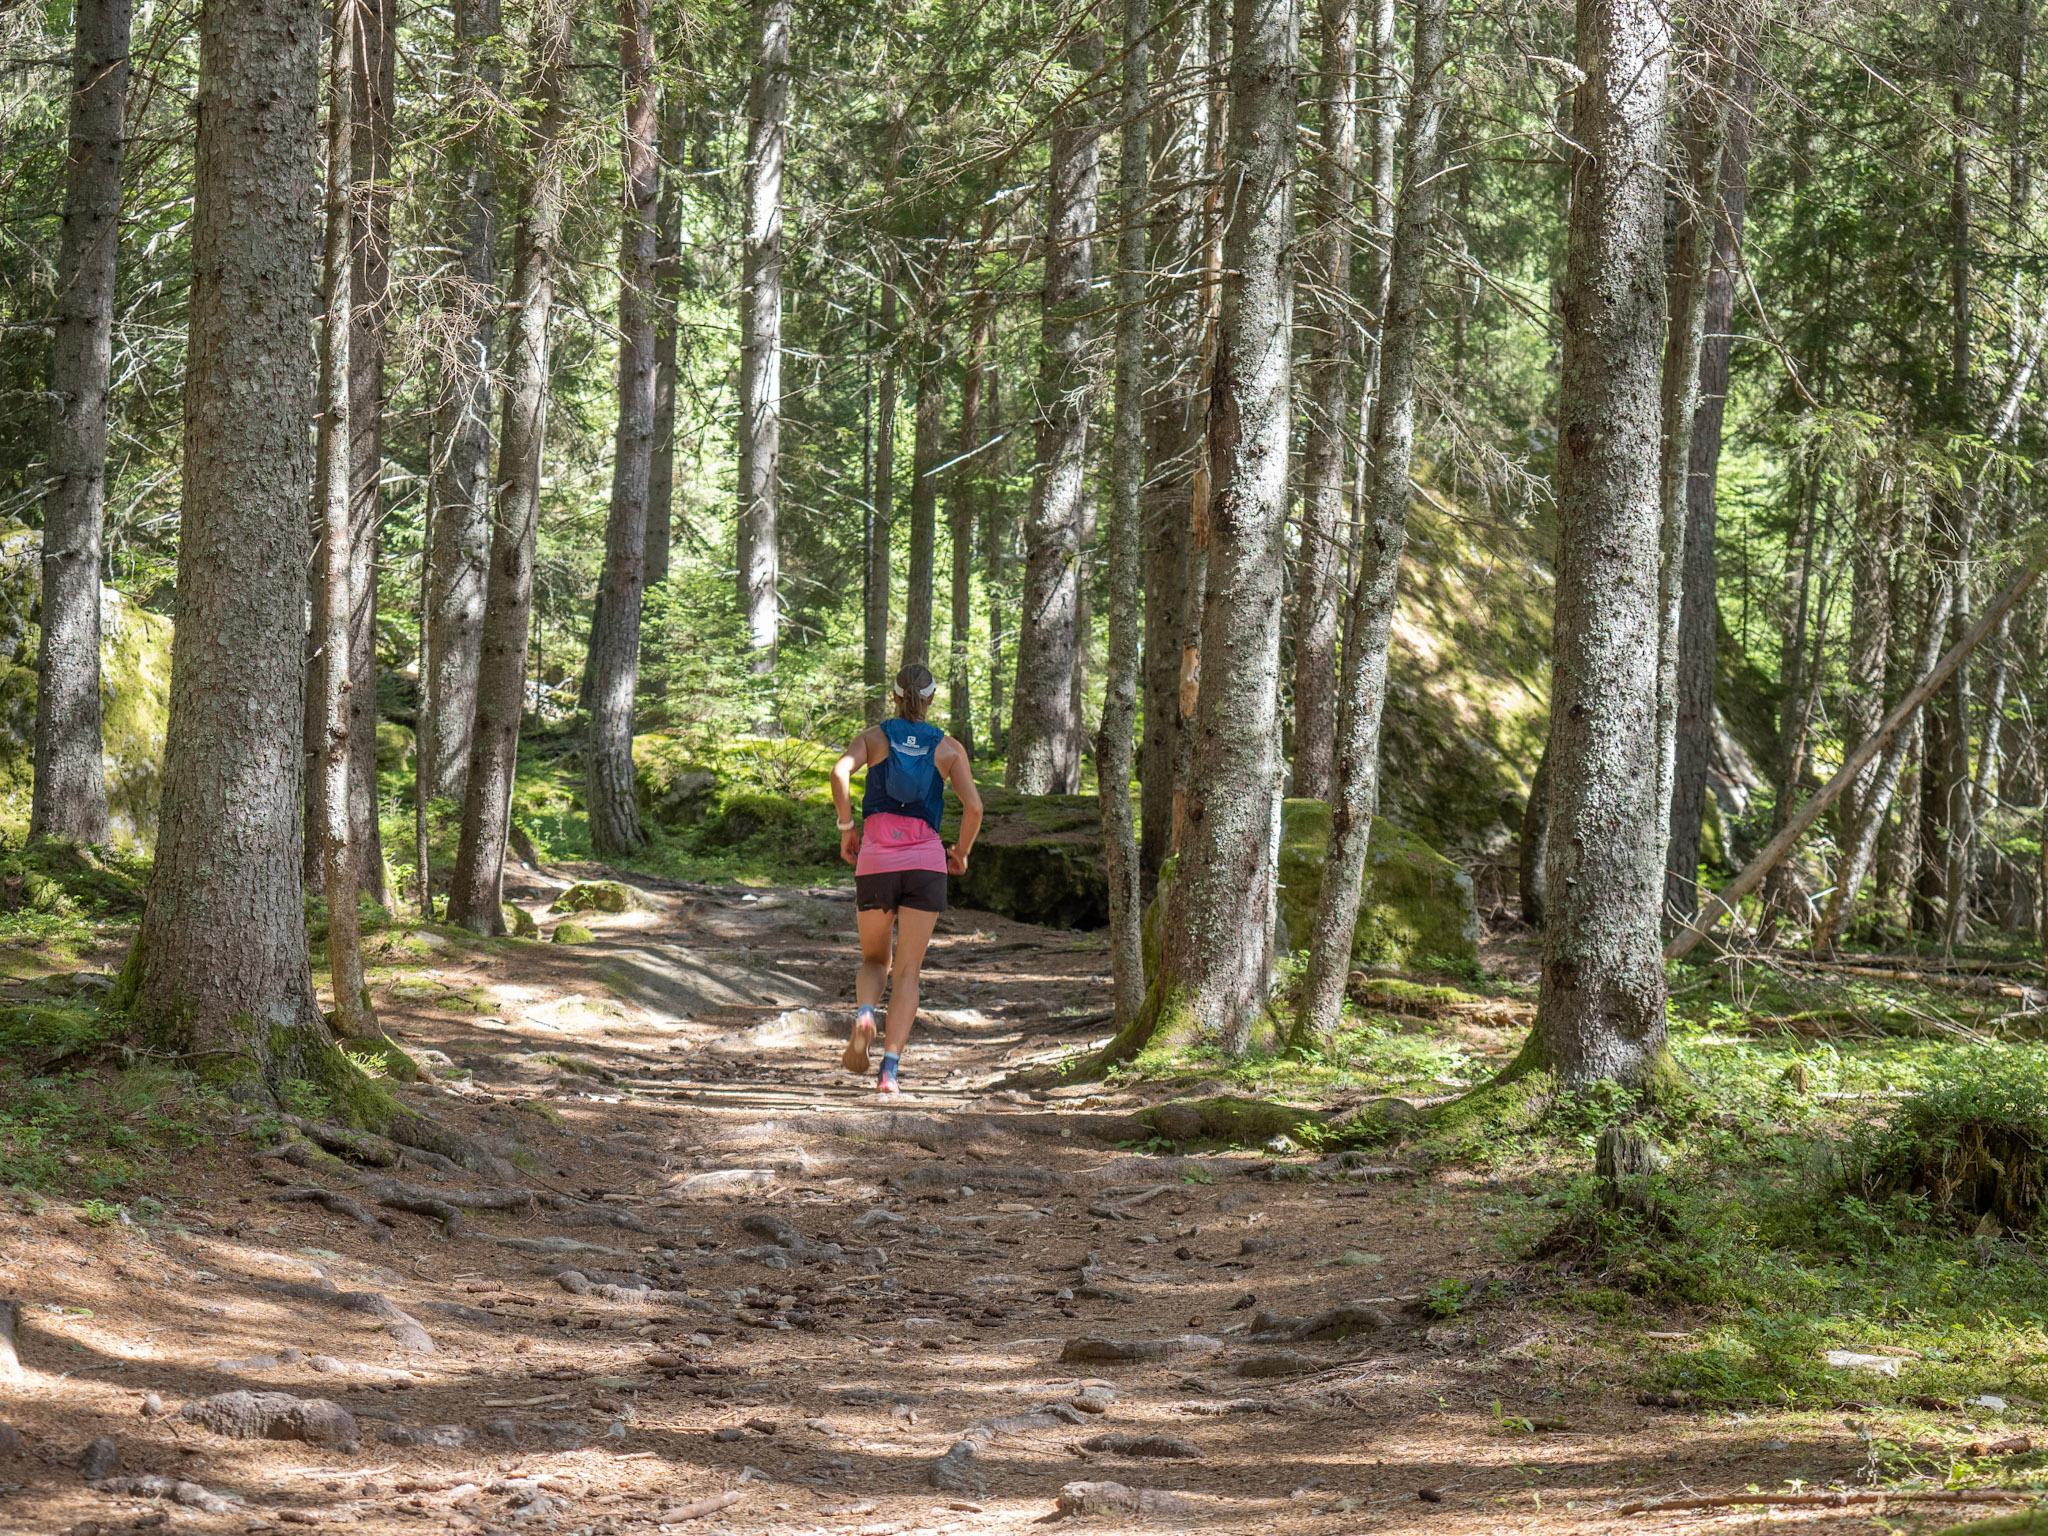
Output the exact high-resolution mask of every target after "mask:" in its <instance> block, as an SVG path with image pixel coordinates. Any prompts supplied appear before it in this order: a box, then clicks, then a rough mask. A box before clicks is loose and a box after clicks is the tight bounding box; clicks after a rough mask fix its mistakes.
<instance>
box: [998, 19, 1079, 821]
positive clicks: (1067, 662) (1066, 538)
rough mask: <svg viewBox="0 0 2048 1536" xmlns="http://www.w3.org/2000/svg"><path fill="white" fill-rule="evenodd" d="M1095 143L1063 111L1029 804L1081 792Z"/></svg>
mask: <svg viewBox="0 0 2048 1536" xmlns="http://www.w3.org/2000/svg"><path fill="white" fill-rule="evenodd" d="M1101 60H1102V38H1101V35H1100V33H1099V32H1098V31H1097V30H1096V28H1095V27H1094V26H1093V25H1083V26H1081V27H1080V28H1079V30H1078V31H1077V32H1076V33H1075V36H1074V40H1073V42H1072V43H1071V44H1070V45H1069V48H1068V57H1067V62H1068V64H1069V65H1070V67H1071V68H1072V69H1073V70H1074V72H1075V73H1076V74H1077V75H1079V76H1080V77H1081V78H1083V79H1086V78H1087V77H1088V76H1090V75H1092V74H1093V73H1094V72H1095V70H1096V68H1097V66H1098V65H1099V64H1100V63H1101ZM1098 133H1099V129H1098V127H1097V124H1096V122H1095V114H1094V111H1093V108H1092V107H1091V106H1090V104H1089V102H1088V100H1087V98H1086V96H1085V95H1084V96H1082V97H1079V98H1077V99H1076V100H1073V101H1070V102H1068V103H1066V104H1065V105H1063V106H1062V107H1061V108H1060V109H1059V112H1058V113H1057V114H1056V115H1055V117H1054V120H1053V126H1052V151H1051V154H1052V162H1051V166H1050V168H1049V170H1048V172H1047V179H1046V207H1045V287H1044V290H1043V292H1042V294H1041V296H1040V309H1039V332H1040V346H1041V349H1042V351H1041V356H1042V360H1041V363H1040V366H1039V374H1038V402H1037V404H1038V431H1037V454H1038V456H1037V461H1036V462H1037V468H1036V470H1035V471H1034V472H1033V474H1032V477H1031V504H1030V507H1029V508H1028V509H1027V511H1026V512H1025V515H1024V591H1023V594H1022V596H1023V602H1022V611H1021V612H1020V613H1019V614H1018V625H1017V681H1016V692H1015V695H1014V697H1013V698H1012V700H1011V713H1010V743H1009V747H1010V750H1009V764H1008V772H1007V773H1006V775H1005V777H1006V780H1007V782H1008V783H1009V786H1010V788H1012V789H1015V790H1018V791H1021V792H1022V793H1024V794H1027V795H1057V794H1073V793H1074V792H1075V791H1077V790H1078V789H1079V788H1080V786H1081V720H1080V715H1079V712H1078V711H1077V710H1076V709H1075V705H1074V668H1075V665H1076V661H1075V658H1076V652H1077V648H1078V642H1079V639H1080V635H1079V630H1078V626H1077V622H1076V621H1077V618H1078V616H1079V613H1080V603H1081V590H1080V589H1081V543H1082V537H1081V535H1082V522H1083V520H1084V518H1085V517H1086V507H1085V502H1086V500H1087V491H1088V485H1087V480H1088V415H1089V410H1090V399H1089V396H1090V378H1089V366H1088V364H1089V360H1088V342H1089V322H1088V312H1089V311H1090V309H1092V308H1093V300H1092V298H1091V297H1090V294H1089V286H1090V284H1091V282H1092V281H1093V278H1094V242H1095V198H1096V187H1097V182H1098V179H1099V175H1100V171H1101V155H1100V143H1099V139H1098Z"/></svg>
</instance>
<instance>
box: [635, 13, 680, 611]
mask: <svg viewBox="0 0 2048 1536" xmlns="http://www.w3.org/2000/svg"><path fill="white" fill-rule="evenodd" d="M667 35H668V34H664V36H665V37H666V36H667ZM687 99H688V98H687V97H686V96H685V95H684V93H683V87H681V86H680V85H671V86H670V87H668V89H667V90H665V91H664V92H663V93H662V98H661V122H660V143H659V154H658V156H657V159H658V161H659V164H658V166H657V169H656V175H657V176H658V177H659V179H660V185H661V196H660V199H659V202H658V204H657V206H656V210H655V224H656V230H657V232H656V235H655V248H654V308H655V318H654V457H653V460H652V462H651V463H650V464H649V466H648V471H647V543H646V546H645V547H646V551H647V585H648V586H650V587H658V586H660V585H661V584H662V583H663V582H664V581H667V580H668V567H669V547H670V544H671V529H672V527H673V525H674V522H675V491H676V347H677V338H678V334H679V332H680V329H681V327H680V325H679V323H678V322H679V319H680V315H679V306H680V305H681V303H682V296H683V163H684V138H685V136H686V134H687V132H688V120H689V119H688V113H687V112H686V111H685V110H684V105H683V104H684V102H685V101H686V100H687Z"/></svg>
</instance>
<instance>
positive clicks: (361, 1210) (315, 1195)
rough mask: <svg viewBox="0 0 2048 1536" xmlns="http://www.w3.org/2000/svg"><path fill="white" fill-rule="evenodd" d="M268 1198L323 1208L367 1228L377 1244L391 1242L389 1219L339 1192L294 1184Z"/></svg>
mask: <svg viewBox="0 0 2048 1536" xmlns="http://www.w3.org/2000/svg"><path fill="white" fill-rule="evenodd" d="M270 1198H271V1199H273V1200H278V1201H282V1202H284V1203H286V1204H288V1205H290V1204H305V1205H318V1206H324V1207H325V1208H326V1209H328V1210H330V1211H332V1212H334V1214H335V1215H337V1216H346V1217H347V1218H348V1219H349V1220H350V1221H353V1222H355V1223H356V1224H357V1225H359V1226H364V1227H368V1228H369V1229H370V1234H371V1235H372V1236H373V1237H375V1238H376V1239H377V1241H378V1242H380V1243H388V1242H390V1241H391V1233H390V1232H389V1231H387V1230H386V1228H387V1227H388V1226H389V1225H390V1218H388V1217H384V1216H379V1215H378V1214H377V1213H376V1212H374V1211H372V1210H370V1209H369V1208H368V1207H367V1206H365V1205H364V1204H363V1203H362V1202H361V1201H359V1200H352V1199H350V1198H349V1197H348V1196H347V1195H344V1194H342V1193H341V1192H340V1191H339V1190H334V1189H323V1188H321V1187H320V1186H319V1185H318V1184H295V1185H289V1186H287V1187H286V1188H284V1189H280V1190H277V1191H275V1192H274V1193H273V1194H272V1195H271V1197H270Z"/></svg>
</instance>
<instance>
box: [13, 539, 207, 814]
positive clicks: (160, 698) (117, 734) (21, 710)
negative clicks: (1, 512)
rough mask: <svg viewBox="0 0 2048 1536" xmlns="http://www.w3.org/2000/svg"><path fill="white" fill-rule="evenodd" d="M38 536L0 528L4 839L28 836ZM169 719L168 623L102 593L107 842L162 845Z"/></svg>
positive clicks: (38, 587) (103, 589) (104, 589)
mask: <svg viewBox="0 0 2048 1536" xmlns="http://www.w3.org/2000/svg"><path fill="white" fill-rule="evenodd" d="M41 605H42V536H41V535H40V534H38V533H37V532H35V530H33V529H30V528H22V527H19V526H9V525H0V836H5V837H6V838H7V839H8V840H9V841H10V842H19V841H20V840H21V838H23V837H24V836H26V835H27V832H28V813H29V800H30V797H31V792H32V790H33V787H34V783H35V735H36V659H37V658H36V652H37V648H38V647H39V645H40V644H41V641H42V627H41V625H40V623H39V622H38V621H39V620H40V618H41ZM170 712H171V621H170V620H169V619H168V618H165V617H164V616H163V615H162V614H156V613H151V612H149V611H148V610H146V609H144V608H142V607H139V606H138V605H137V604H135V603H134V602H133V601H131V600H130V599H128V598H127V597H124V596H123V595H122V594H121V593H119V592H117V591H115V590H114V589H113V588H112V587H108V586H102V587H101V588H100V715H101V734H102V736H103V739H104V751H105V764H106V775H107V812H108V817H107V831H108V839H109V841H110V842H112V843H113V844H114V845H115V846H116V847H118V848H122V849H125V850H128V851H131V852H145V853H146V852H148V851H149V850H150V849H151V848H152V847H153V846H154V845H155V842H156V811H157V796H158V792H159V789H160V786H161V781H162V776H163V757H164V728H165V726H166V725H167V724H168V723H169V720H170Z"/></svg>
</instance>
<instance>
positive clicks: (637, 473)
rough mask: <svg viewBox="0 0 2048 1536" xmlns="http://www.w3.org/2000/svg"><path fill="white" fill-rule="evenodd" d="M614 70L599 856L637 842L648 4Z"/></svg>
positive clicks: (597, 639)
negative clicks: (615, 191)
mask: <svg viewBox="0 0 2048 1536" xmlns="http://www.w3.org/2000/svg"><path fill="white" fill-rule="evenodd" d="M619 65H620V73H622V74H623V75H624V76H625V82H626V121H625V128H624V132H623V133H622V135H621V137H620V148H621V152H622V156H623V159H624V162H625V183H626V206H625V213H624V221H623V226H622V229H621V232H620V237H619V425H618V433H617V435H616V437H615V438H614V440H613V452H612V500H611V513H610V516H609V518H608V519H607V521H606V524H605V549H604V587H603V601H602V602H600V603H599V604H597V606H596V609H595V611H594V612H593V614H592V616H591V631H590V679H591V689H590V692H591V707H590V740H589V744H588V746H587V747H586V748H585V750H584V754H583V803H584V806H585V807H586V809H587V810H588V812H589V815H590V847H591V851H592V852H593V853H595V854H597V855H598V856H599V857H600V858H605V857H611V856H614V855H617V854H624V853H632V852H634V851H636V850H637V849H639V848H640V847H641V845H642V844H644V843H645V842H646V841H647V835H646V833H645V832H644V831H642V830H641V826H640V812H639V808H638V807H637V806H636V805H635V803H634V799H633V718H634V713H633V705H634V700H635V696H636V695H637V694H638V692H639V687H640V605H641V600H642V598H643V597H644V595H645V593H646V590H647V491H648V476H649V474H650V472H651V470H652V469H653V464H654V369H655V358H654V306H655V294H654V285H655V250H656V245H657V241H658V229H657V222H656V205H657V204H658V203H659V201H660V198H661V178H660V164H661V160H660V154H659V147H658V143H657V134H658V132H659V126H658V124H657V121H656V114H657V113H658V111H659V109H660V102H661V89H660V86H659V85H658V84H657V82H656V80H655V63H654V21H653V11H652V0H620V4H619Z"/></svg>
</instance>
